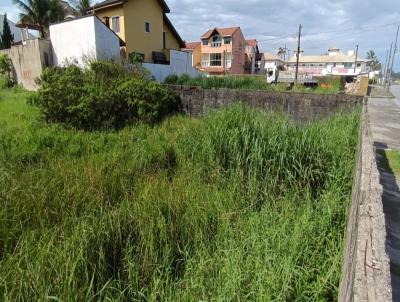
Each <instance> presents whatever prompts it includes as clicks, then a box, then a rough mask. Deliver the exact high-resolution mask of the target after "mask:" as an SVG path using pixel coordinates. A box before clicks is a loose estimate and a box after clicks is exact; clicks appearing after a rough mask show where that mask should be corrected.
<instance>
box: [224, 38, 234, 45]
mask: <svg viewBox="0 0 400 302" xmlns="http://www.w3.org/2000/svg"><path fill="white" fill-rule="evenodd" d="M231 41H232V38H231V37H226V38H224V44H231Z"/></svg>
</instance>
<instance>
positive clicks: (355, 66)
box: [354, 44, 358, 75]
mask: <svg viewBox="0 0 400 302" xmlns="http://www.w3.org/2000/svg"><path fill="white" fill-rule="evenodd" d="M357 60H358V44H357V46H356V60H355V62H354V75H356V68H357Z"/></svg>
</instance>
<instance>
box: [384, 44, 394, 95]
mask: <svg viewBox="0 0 400 302" xmlns="http://www.w3.org/2000/svg"><path fill="white" fill-rule="evenodd" d="M392 47H393V42H392V43H390V50H389V60H388V64H387V66H386V78H385V87H386V84H387V83H388V77H389V68H390V60H391V58H392Z"/></svg>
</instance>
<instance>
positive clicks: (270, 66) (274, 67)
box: [263, 52, 284, 83]
mask: <svg viewBox="0 0 400 302" xmlns="http://www.w3.org/2000/svg"><path fill="white" fill-rule="evenodd" d="M283 68H284V62H283V61H282V60H281V59H280V58H279V57H278V56H276V55H274V54H272V53H270V52H264V68H263V69H264V71H265V73H266V75H267V80H268V83H272V82H275V81H276V80H277V76H278V73H277V71H278V70H283Z"/></svg>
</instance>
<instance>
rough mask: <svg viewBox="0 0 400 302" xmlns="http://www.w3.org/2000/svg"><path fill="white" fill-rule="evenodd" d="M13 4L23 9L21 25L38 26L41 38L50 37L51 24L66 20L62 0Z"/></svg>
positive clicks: (31, 0)
mask: <svg viewBox="0 0 400 302" xmlns="http://www.w3.org/2000/svg"><path fill="white" fill-rule="evenodd" d="M13 2H14V4H15V5H17V6H19V8H20V9H21V13H20V18H21V23H22V24H27V25H34V26H36V27H37V28H38V30H39V33H40V37H41V38H46V37H47V36H48V33H49V25H50V23H53V22H58V21H61V20H63V19H64V14H65V13H64V9H63V7H62V5H61V2H60V0H13Z"/></svg>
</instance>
